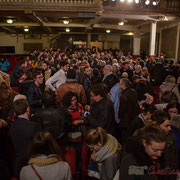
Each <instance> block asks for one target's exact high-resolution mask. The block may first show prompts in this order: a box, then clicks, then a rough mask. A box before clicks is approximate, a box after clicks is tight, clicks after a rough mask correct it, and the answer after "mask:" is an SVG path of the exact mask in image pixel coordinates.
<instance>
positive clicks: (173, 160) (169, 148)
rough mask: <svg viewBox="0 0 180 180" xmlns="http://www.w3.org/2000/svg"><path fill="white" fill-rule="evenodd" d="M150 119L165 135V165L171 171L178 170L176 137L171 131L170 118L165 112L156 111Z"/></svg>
mask: <svg viewBox="0 0 180 180" xmlns="http://www.w3.org/2000/svg"><path fill="white" fill-rule="evenodd" d="M151 119H152V120H153V121H155V122H156V123H157V125H158V126H159V127H160V128H161V129H162V130H163V131H164V132H165V133H166V135H167V137H166V142H167V143H166V147H165V149H164V158H165V163H166V164H168V166H169V168H171V169H179V163H178V150H177V146H176V137H175V135H174V134H173V133H172V131H171V117H170V115H169V114H167V113H166V112H163V111H160V110H157V111H154V113H152V116H151Z"/></svg>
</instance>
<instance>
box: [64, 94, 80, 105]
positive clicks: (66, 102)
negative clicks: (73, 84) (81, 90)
mask: <svg viewBox="0 0 180 180" xmlns="http://www.w3.org/2000/svg"><path fill="white" fill-rule="evenodd" d="M73 96H75V97H76V98H77V102H79V99H78V95H77V94H76V93H74V92H72V91H68V92H67V93H66V94H64V95H63V97H62V99H61V105H62V106H63V107H65V108H68V107H69V106H70V105H71V100H72V97H73Z"/></svg>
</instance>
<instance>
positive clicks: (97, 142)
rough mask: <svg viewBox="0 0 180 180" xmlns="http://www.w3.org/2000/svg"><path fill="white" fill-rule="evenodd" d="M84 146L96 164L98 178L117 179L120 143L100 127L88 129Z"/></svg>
mask: <svg viewBox="0 0 180 180" xmlns="http://www.w3.org/2000/svg"><path fill="white" fill-rule="evenodd" d="M85 141H86V146H87V148H89V149H90V150H91V151H92V155H91V159H92V160H93V161H95V162H96V163H97V165H98V174H99V175H98V178H100V179H101V180H115V179H118V174H119V168H120V151H121V145H120V144H119V143H118V141H117V140H116V138H115V137H113V136H112V135H110V134H107V132H106V131H105V130H104V129H103V128H102V127H97V128H96V129H91V130H89V131H88V133H87V135H86V138H85Z"/></svg>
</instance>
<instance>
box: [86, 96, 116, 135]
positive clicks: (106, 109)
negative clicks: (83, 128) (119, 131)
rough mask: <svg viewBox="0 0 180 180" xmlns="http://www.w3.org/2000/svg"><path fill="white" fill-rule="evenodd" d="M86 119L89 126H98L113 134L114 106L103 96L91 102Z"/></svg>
mask: <svg viewBox="0 0 180 180" xmlns="http://www.w3.org/2000/svg"><path fill="white" fill-rule="evenodd" d="M87 121H88V124H89V126H90V127H91V128H97V127H99V126H100V127H102V128H104V129H105V130H106V131H107V133H109V134H111V135H115V120H114V106H113V103H112V102H111V100H109V99H107V98H105V97H104V98H102V99H101V100H100V101H99V102H97V103H94V104H92V105H91V109H90V115H88V116H87Z"/></svg>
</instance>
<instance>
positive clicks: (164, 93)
mask: <svg viewBox="0 0 180 180" xmlns="http://www.w3.org/2000/svg"><path fill="white" fill-rule="evenodd" d="M174 100H176V101H178V102H179V103H180V94H179V90H178V87H177V84H176V79H175V77H174V76H172V75H168V76H167V77H166V79H165V82H164V83H163V84H162V85H161V86H160V102H161V103H169V102H170V101H174Z"/></svg>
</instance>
